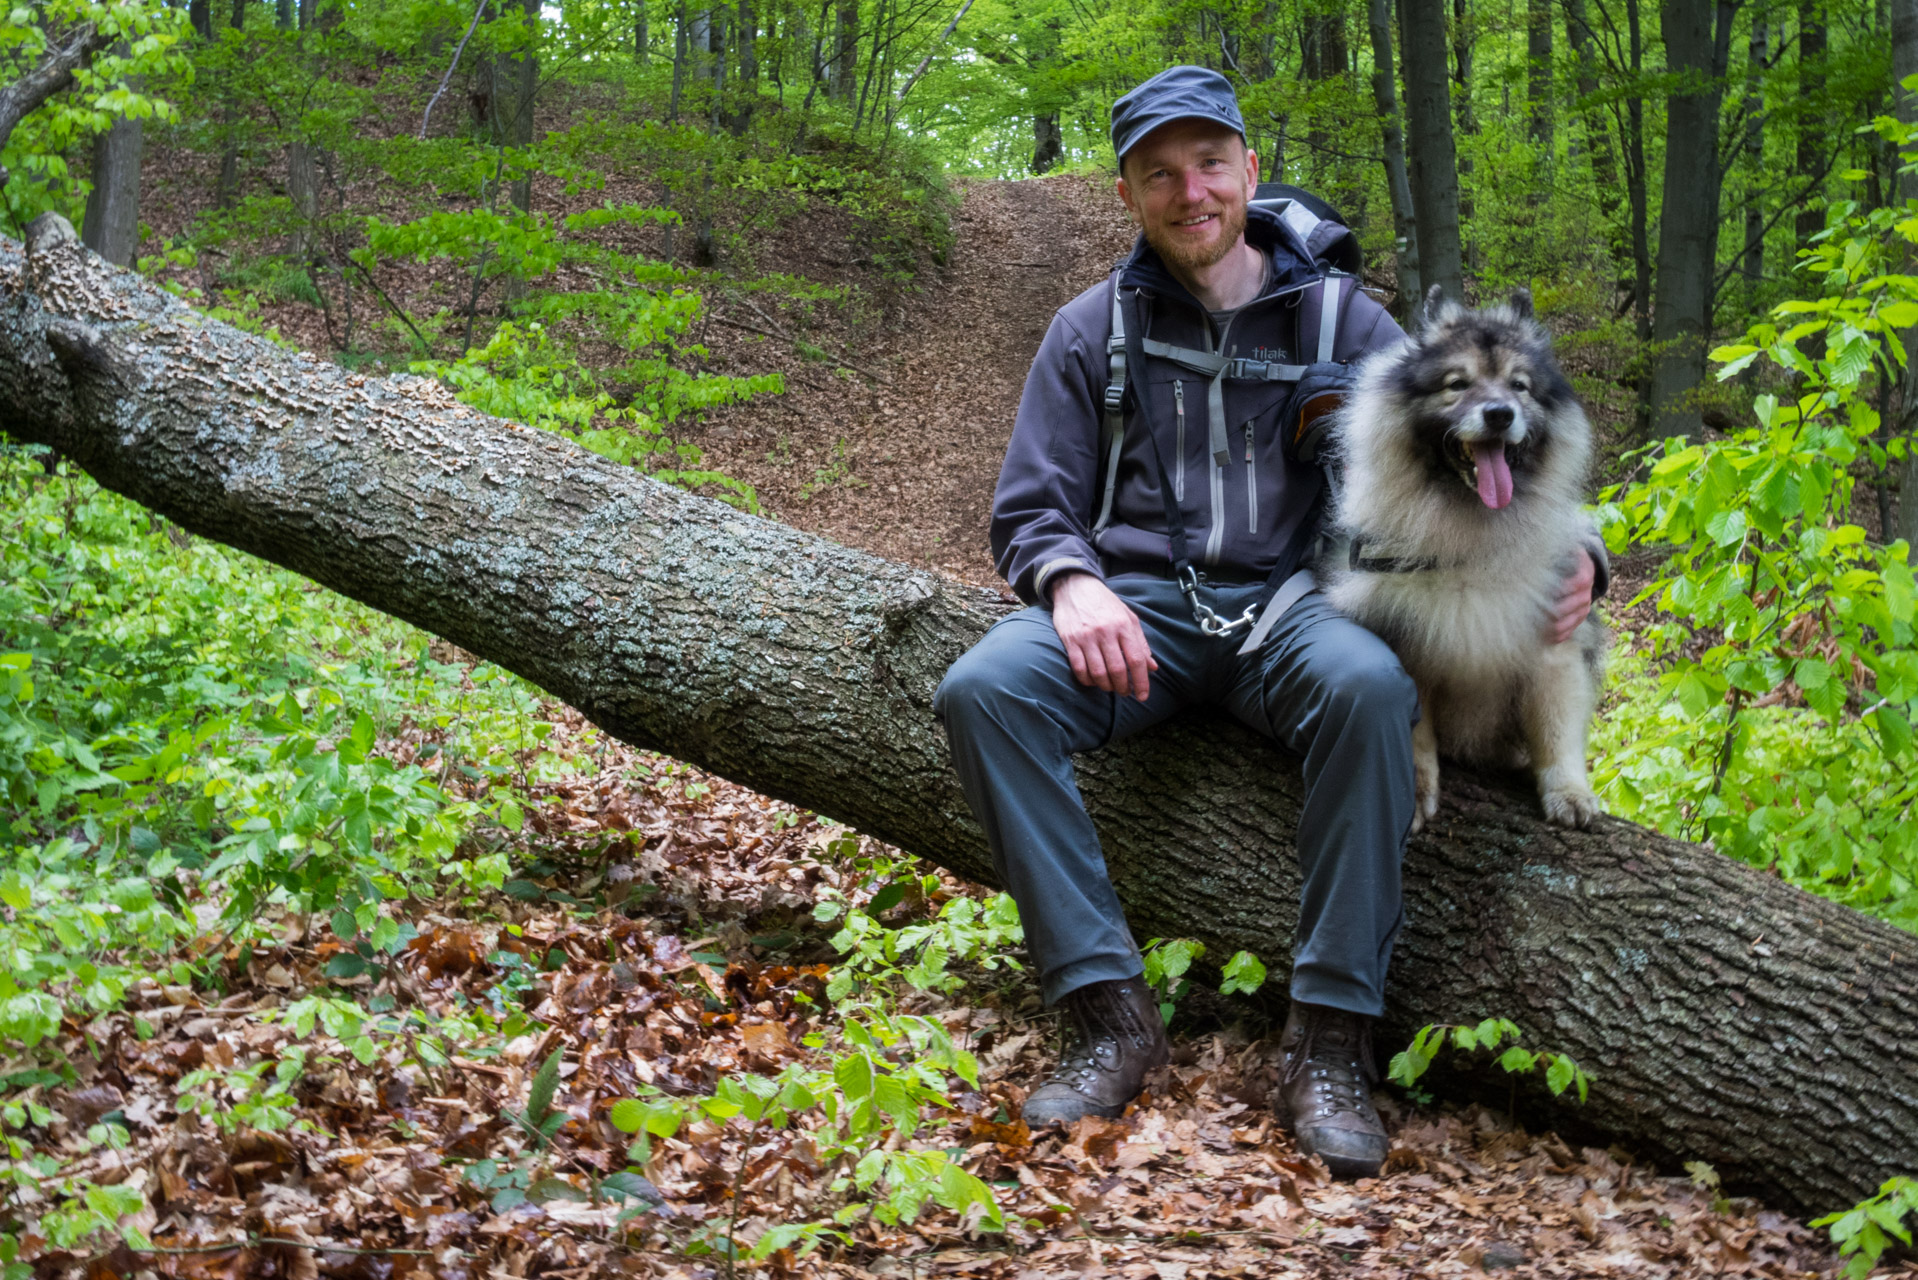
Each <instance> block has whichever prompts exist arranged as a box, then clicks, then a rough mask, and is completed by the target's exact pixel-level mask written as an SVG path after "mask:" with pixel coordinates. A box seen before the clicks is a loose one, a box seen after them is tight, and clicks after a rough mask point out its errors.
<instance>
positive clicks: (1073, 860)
mask: <svg viewBox="0 0 1918 1280" xmlns="http://www.w3.org/2000/svg"><path fill="white" fill-rule="evenodd" d="M1112 145H1113V150H1114V151H1115V152H1116V153H1117V155H1118V159H1119V180H1118V194H1119V198H1120V199H1121V200H1122V201H1124V202H1125V207H1126V209H1127V211H1128V212H1129V213H1130V214H1131V216H1132V219H1133V221H1134V222H1136V223H1137V224H1138V225H1139V228H1140V232H1141V234H1140V237H1139V240H1138V242H1137V244H1136V245H1135V246H1134V248H1133V251H1132V254H1131V256H1130V257H1128V258H1127V259H1126V260H1125V262H1124V263H1122V264H1121V265H1120V267H1119V268H1118V270H1117V271H1116V272H1115V273H1114V276H1113V278H1112V279H1111V280H1108V281H1105V282H1101V283H1100V284H1098V285H1096V286H1094V287H1093V288H1091V289H1088V290H1087V291H1086V292H1085V293H1083V294H1081V295H1079V297H1077V298H1076V299H1074V300H1073V301H1072V302H1070V303H1068V304H1067V305H1066V306H1065V307H1063V308H1061V309H1060V311H1059V312H1058V314H1057V315H1056V316H1055V317H1054V318H1053V321H1052V326H1051V328H1050V329H1049V330H1048V331H1047V333H1046V337H1045V341H1044V342H1043V344H1042V345H1041V346H1040V348H1039V354H1038V357H1037V358H1036V359H1035V360H1034V361H1033V365H1032V370H1031V372H1030V373H1029V374H1028V375H1027V378H1026V386H1025V393H1024V396H1023V398H1022V399H1021V401H1020V404H1019V413H1018V418H1017V420H1016V423H1015V425H1014V427H1013V434H1012V441H1011V444H1010V446H1009V448H1008V450H1007V453H1006V459H1005V464H1004V468H1003V469H1002V470H1001V472H1000V475H999V487H998V492H997V495H996V497H995V499H994V503H993V515H992V532H991V536H992V549H993V554H994V556H995V557H996V559H997V563H998V566H999V570H1000V572H1002V573H1003V574H1004V575H1005V576H1006V578H1007V580H1008V581H1009V582H1011V583H1012V585H1013V587H1014V589H1015V590H1016V591H1017V592H1018V593H1019V595H1020V597H1021V598H1022V599H1024V600H1025V601H1026V602H1027V603H1028V604H1030V605H1032V606H1033V607H1031V608H1028V609H1026V610H1024V611H1023V612H1021V613H1018V614H1015V615H1014V616H1012V617H1010V618H1007V619H1005V620H1004V621H1002V622H1000V623H999V624H998V625H997V626H995V627H994V628H993V629H992V630H991V631H990V632H988V633H987V635H986V636H985V638H984V639H982V640H981V641H980V642H979V644H978V645H977V646H975V647H974V648H973V649H972V650H971V651H970V652H968V653H967V654H966V655H965V656H964V657H962V658H961V659H960V660H959V661H958V662H957V663H955V664H954V665H953V667H952V670H951V671H950V672H949V673H948V674H947V676H946V679H945V681H944V683H943V684H942V685H941V686H940V689H939V694H938V699H937V704H936V705H937V709H938V712H939V714H940V715H941V716H942V717H943V718H944V720H945V724H946V728H947V732H948V734H949V736H950V738H951V742H952V752H953V759H954V761H955V763H956V766H957V769H958V772H959V778H960V782H961V784H962V785H963V786H964V788H965V792H966V798H967V801H968V802H969V803H970V805H971V806H972V810H973V812H974V813H975V814H976V815H977V816H978V818H979V820H980V823H981V824H982V825H983V826H984V827H985V831H986V837H987V839H988V841H989V842H990V843H991V846H992V852H993V857H994V859H995V863H996V866H997V868H998V871H999V874H1000V876H1001V877H1003V879H1004V881H1005V883H1006V885H1007V886H1008V887H1009V888H1010V890H1011V892H1012V895H1013V898H1014V900H1015V901H1016V902H1017V903H1018V904H1019V913H1020V917H1021V919H1022V920H1023V921H1024V925H1025V934H1026V943H1027V947H1028V949H1029V950H1030V953H1031V956H1032V960H1033V963H1034V965H1035V967H1036V968H1037V970H1038V973H1039V980H1040V984H1041V987H1042V989H1043V992H1044V997H1045V1000H1046V1002H1047V1003H1048V1004H1063V1005H1064V1006H1065V1011H1066V1013H1067V1028H1068V1029H1067V1041H1066V1046H1065V1050H1064V1053H1063V1056H1062V1061H1061V1062H1060V1065H1059V1067H1058V1069H1057V1071H1056V1072H1055V1073H1054V1074H1053V1075H1052V1077H1051V1078H1050V1079H1048V1080H1047V1081H1046V1082H1045V1083H1044V1084H1042V1085H1041V1086H1040V1087H1039V1088H1037V1089H1035V1090H1034V1091H1033V1092H1032V1093H1031V1095H1030V1096H1029V1097H1028V1098H1027V1100H1026V1104H1025V1120H1026V1122H1027V1123H1028V1124H1030V1125H1032V1126H1033V1127H1034V1128H1038V1127H1040V1126H1042V1125H1046V1124H1053V1123H1058V1124H1070V1123H1072V1122H1073V1121H1075V1120H1077V1119H1079V1118H1080V1117H1082V1116H1086V1115H1101V1116H1116V1115H1119V1114H1120V1113H1121V1111H1122V1110H1123V1109H1124V1107H1125V1105H1126V1103H1128V1102H1129V1101H1131V1100H1132V1099H1133V1098H1134V1097H1136V1096H1137V1095H1138V1093H1139V1091H1140V1088H1141V1087H1142V1085H1143V1083H1144V1079H1145V1076H1146V1074H1147V1073H1148V1072H1149V1071H1151V1070H1152V1069H1154V1068H1156V1067H1159V1066H1162V1065H1164V1064H1165V1062H1166V1061H1167V1044H1166V1036H1165V1026H1164V1023H1163V1021H1162V1020H1161V1018H1160V1016H1159V1011H1158V1008H1157V1006H1156V1004H1155V1001H1154V999H1153V997H1152V994H1151V992H1150V991H1149V990H1148V988H1147V986H1146V984H1145V982H1144V980H1143V977H1142V974H1143V965H1142V963H1141V959H1140V953H1139V948H1138V945H1137V944H1136V943H1135V942H1134V941H1133V938H1132V934H1131V932H1130V930H1129V929H1128V928H1127V926H1126V921H1125V916H1124V914H1123V912H1122V910H1121V908H1120V905H1119V899H1118V896H1117V894H1116V893H1115V892H1114V891H1113V888H1112V884H1111V882H1110V880H1109V879H1108V878H1107V875H1106V868H1105V859H1104V855H1103V854H1102V853H1101V851H1100V848H1099V839H1098V836H1097V834H1096V833H1095V832H1094V830H1093V826H1092V821H1091V819H1090V818H1089V817H1088V816H1087V814H1086V811H1085V806H1084V803H1083V801H1082V800H1081V798H1080V795H1079V791H1078V788H1077V786H1076V784H1075V782H1074V777H1073V769H1072V759H1071V757H1072V755H1073V753H1074V752H1078V751H1090V750H1093V749H1095V748H1098V747H1101V746H1104V745H1106V744H1107V743H1111V742H1115V741H1117V740H1119V739H1121V738H1123V737H1126V736H1128V735H1130V734H1134V733H1137V732H1139V731H1140V730H1142V729H1145V728H1147V727H1148V726H1150V725H1153V724H1156V723H1158V722H1159V721H1162V720H1164V719H1166V718H1167V717H1168V716H1170V715H1172V714H1173V713H1174V712H1176V711H1178V710H1180V709H1181V708H1183V707H1186V706H1190V705H1193V704H1204V705H1210V706H1217V707H1222V708H1224V709H1226V710H1227V711H1229V712H1231V714H1233V715H1234V716H1236V717H1237V718H1238V719H1240V720H1241V721H1243V722H1245V723H1246V724H1248V725H1250V726H1252V727H1253V728H1254V729H1256V730H1257V731H1259V732H1260V733H1263V734H1266V735H1267V736H1269V737H1271V738H1273V739H1275V740H1276V741H1278V742H1279V743H1280V744H1282V745H1283V746H1284V747H1286V748H1287V749H1288V750H1290V751H1293V752H1296V753H1297V754H1298V755H1299V756H1300V757H1301V758H1302V760H1303V763H1304V777H1305V797H1304V806H1303V812H1302V814H1301V816H1300V819H1299V831H1298V853H1299V861H1300V864H1301V867H1302V870H1303V873H1304V890H1303V894H1302V900H1301V903H1300V910H1299V926H1298V936H1297V938H1296V940H1295V945H1294V949H1293V965H1292V979H1291V997H1292V1007H1291V1013H1290V1016H1289V1017H1288V1018H1287V1020H1286V1024H1285V1030H1284V1032H1283V1034H1282V1037H1281V1040H1280V1047H1281V1051H1282V1053H1283V1056H1284V1060H1285V1067H1284V1074H1283V1077H1282V1079H1283V1083H1282V1085H1281V1089H1280V1096H1279V1098H1278V1099H1277V1102H1278V1105H1279V1107H1280V1110H1281V1113H1282V1114H1289V1116H1290V1119H1291V1123H1292V1125H1293V1129H1294V1132H1295V1134H1296V1136H1297V1139H1298V1143H1299V1147H1300V1149H1301V1150H1302V1151H1305V1152H1307V1153H1316V1154H1318V1155H1319V1156H1321V1157H1322V1158H1323V1159H1324V1160H1325V1162H1326V1164H1327V1165H1328V1166H1329V1167H1330V1168H1331V1169H1332V1171H1333V1172H1334V1173H1336V1174H1338V1175H1339V1176H1342V1177H1365V1176H1372V1175H1376V1174H1377V1172H1378V1170H1379V1167H1380V1164H1381V1163H1382V1162H1383V1160H1384V1159H1385V1155H1386V1151H1387V1148H1388V1142H1387V1139H1386V1134H1385V1129H1384V1126H1383V1125H1382V1124H1381V1123H1380V1121H1379V1116H1378V1112H1377V1110H1376V1109H1375V1108H1374V1106H1373V1104H1372V1099H1371V1092H1370V1087H1369V1085H1370V1083H1371V1081H1372V1080H1373V1079H1374V1076H1373V1070H1374V1068H1373V1063H1372V1059H1371V1044H1370V1036H1369V1028H1370V1024H1371V1020H1372V1019H1373V1018H1375V1017H1376V1016H1377V1015H1378V1014H1379V1012H1380V1010H1381V1008H1382V1007H1383V999H1384V989H1385V972H1386V965H1387V962H1388V960H1389V959H1390V957H1391V953H1392V942H1393V939H1394V937H1395V936H1396V935H1397V933H1398V929H1399V925H1400V922H1401V919H1402V914H1403V912H1402V908H1401V905H1400V884H1399V876H1400V861H1401V858H1402V856H1403V850H1404V845H1405V839H1406V834H1407V832H1408V830H1409V829H1410V827H1411V824H1412V817H1413V811H1414V808H1413V780H1412V738H1411V731H1412V726H1413V724H1414V722H1415V721H1416V720H1417V718H1418V695H1417V692H1416V690H1415V689H1414V687H1413V684H1412V681H1411V680H1410V678H1408V677H1407V676H1406V674H1405V672H1404V671H1403V670H1402V669H1401V668H1400V666H1399V663H1398V659H1397V658H1396V657H1394V656H1393V654H1392V651H1391V650H1390V649H1388V648H1387V647H1386V645H1385V644H1384V642H1383V641H1381V640H1379V639H1378V638H1377V637H1376V636H1374V635H1372V634H1371V633H1370V632H1368V631H1366V630H1364V629H1363V628H1361V627H1359V626H1358V625H1357V624H1356V623H1353V622H1351V621H1349V620H1348V619H1346V618H1344V617H1342V616H1340V615H1339V614H1338V613H1336V612H1334V611H1333V609H1332V608H1331V607H1330V606H1329V605H1328V604H1326V602H1325V600H1324V598H1323V597H1322V596H1320V595H1318V594H1317V593H1316V592H1314V591H1313V590H1312V583H1311V577H1310V574H1309V573H1307V572H1304V571H1303V569H1302V564H1303V562H1304V561H1305V560H1306V559H1307V552H1308V549H1309V548H1310V546H1311V545H1312V543H1313V542H1314V540H1315V538H1316V535H1317V526H1318V523H1319V519H1320V515H1321V512H1322V507H1323V489H1324V483H1325V482H1324V477H1323V475H1322V474H1321V472H1320V470H1319V468H1318V467H1317V466H1316V465H1314V464H1313V463H1312V462H1310V461H1308V460H1304V459H1302V458H1301V457H1299V456H1297V455H1296V453H1294V452H1291V451H1288V448H1287V443H1286V441H1285V440H1284V439H1283V438H1282V437H1283V436H1284V435H1285V432H1282V431H1281V424H1282V423H1283V424H1285V425H1286V426H1287V427H1288V428H1289V427H1291V426H1293V425H1295V424H1296V423H1298V422H1299V421H1301V417H1300V414H1301V411H1302V410H1303V409H1304V406H1305V403H1306V402H1307V401H1310V400H1311V399H1312V398H1313V397H1314V396H1315V395H1318V394H1321V393H1323V392H1325V391H1328V390H1330V391H1336V387H1337V382H1338V379H1337V372H1338V366H1339V365H1340V364H1341V363H1342V362H1350V361H1353V360H1356V359H1357V358H1359V357H1360V356H1362V355H1364V354H1366V353H1367V352H1371V351H1375V350H1378V349H1380V348H1383V347H1387V346H1390V345H1392V344H1394V343H1396V342H1398V341H1399V340H1400V339H1401V338H1402V337H1403V334H1402V332H1401V331H1400V329H1399V327H1398V326H1397V325H1396V324H1395V323H1393V321H1392V318H1391V317H1390V316H1389V315H1388V314H1386V312H1385V310H1384V309H1383V308H1382V307H1380V306H1379V304H1378V303H1377V302H1375V301H1373V300H1372V299H1371V298H1370V297H1368V296H1366V295H1365V294H1364V293H1362V292H1361V291H1360V290H1359V289H1358V288H1357V283H1358V282H1357V281H1356V280H1355V279H1354V278H1353V277H1352V276H1351V275H1349V274H1344V273H1342V272H1340V271H1337V270H1335V269H1334V263H1340V262H1342V263H1343V264H1345V265H1346V266H1347V267H1348V269H1354V270H1355V269H1356V266H1357V253H1356V248H1357V246H1356V243H1355V242H1354V241H1353V240H1352V238H1351V232H1350V231H1349V230H1347V229H1346V228H1345V227H1344V226H1343V225H1342V224H1340V223H1338V222H1336V221H1334V220H1333V219H1331V218H1323V217H1319V216H1317V215H1314V214H1313V213H1311V212H1310V211H1309V210H1308V209H1306V208H1305V207H1303V205H1302V203H1301V202H1299V201H1297V200H1293V201H1289V202H1282V203H1279V204H1277V205H1276V206H1270V207H1268V206H1266V205H1264V204H1261V205H1259V206H1256V207H1255V206H1253V205H1252V203H1251V202H1252V200H1253V198H1254V192H1255V190H1256V188H1257V185H1258V178H1259V161H1258V156H1257V155H1256V154H1254V153H1253V152H1252V151H1251V150H1250V149H1249V147H1248V145H1247V142H1246V138H1245V127H1244V125H1243V123H1242V122H1241V119H1240V115H1239V108H1238V103H1237V100H1236V99H1235V97H1234V95H1233V92H1232V89H1231V86H1230V85H1229V84H1228V83H1227V82H1226V80H1225V79H1224V78H1223V77H1222V76H1220V75H1218V74H1216V73H1215V72H1211V71H1207V70H1205V69H1204V68H1200V67H1174V68H1172V69H1171V70H1168V71H1165V72H1163V73H1161V74H1160V75H1157V76H1155V77H1153V78H1152V79H1151V80H1148V81H1147V82H1146V83H1144V84H1142V85H1140V86H1139V87H1138V88H1136V89H1134V90H1133V91H1132V92H1131V93H1128V94H1127V95H1125V96H1124V97H1122V98H1120V99H1119V100H1118V101H1117V102H1115V103H1114V104H1113V107H1112ZM1328 212H1329V211H1328ZM1115 322H1116V323H1115ZM1315 379H1316V380H1317V381H1316V382H1315ZM1328 379H1329V380H1328ZM1188 530H1189V531H1190V539H1188V537H1187V531H1188ZM1599 554H1600V555H1601V556H1602V554H1603V553H1602V551H1601V552H1600V553H1599ZM1594 573H1595V566H1594V563H1593V562H1592V561H1591V560H1590V559H1588V558H1584V557H1581V559H1580V563H1579V566H1578V569H1577V571H1576V572H1575V573H1574V574H1573V575H1572V577H1571V578H1570V579H1568V581H1567V583H1566V591H1565V595H1564V599H1563V601H1562V603H1561V605H1560V612H1559V615H1558V616H1557V617H1555V618H1554V619H1553V620H1552V624H1551V625H1552V629H1553V630H1554V631H1555V632H1557V633H1559V638H1560V639H1562V638H1564V636H1566V635H1569V634H1570V633H1571V630H1572V629H1573V628H1574V627H1575V626H1576V625H1577V624H1578V621H1579V620H1580V619H1582V618H1583V617H1584V616H1585V614H1586V613H1587V611H1588V610H1589V609H1590V607H1591V602H1592V595H1593V592H1592V587H1593V581H1594ZM1275 949H1276V948H1275Z"/></svg>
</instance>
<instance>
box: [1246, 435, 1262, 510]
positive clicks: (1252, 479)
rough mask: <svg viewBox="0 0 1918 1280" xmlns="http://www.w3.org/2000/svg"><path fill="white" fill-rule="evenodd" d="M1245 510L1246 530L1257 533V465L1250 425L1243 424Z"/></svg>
mask: <svg viewBox="0 0 1918 1280" xmlns="http://www.w3.org/2000/svg"><path fill="white" fill-rule="evenodd" d="M1245 510H1246V530H1247V532H1249V533H1255V534H1256V533H1257V532H1258V531H1259V465H1258V463H1256V462H1254V461H1253V459H1252V424H1251V423H1250V422H1248V423H1246V424H1245Z"/></svg>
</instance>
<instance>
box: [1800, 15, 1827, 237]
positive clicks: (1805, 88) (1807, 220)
mask: <svg viewBox="0 0 1918 1280" xmlns="http://www.w3.org/2000/svg"><path fill="white" fill-rule="evenodd" d="M1825 46H1826V41H1825V10H1824V5H1823V4H1822V3H1821V2H1820V0H1799V5H1798V96H1799V97H1800V99H1801V100H1802V101H1801V103H1800V109H1801V110H1802V111H1803V112H1804V114H1803V115H1802V116H1800V117H1799V126H1798V176H1799V178H1800V179H1802V180H1803V182H1804V190H1805V198H1804V199H1803V200H1802V201H1800V202H1799V206H1798V217H1797V220H1796V221H1795V223H1794V226H1795V227H1796V229H1797V232H1798V246H1797V247H1799V248H1802V247H1804V246H1805V245H1806V244H1808V243H1810V241H1811V238H1812V237H1813V236H1815V235H1817V234H1818V233H1819V232H1820V231H1823V230H1824V229H1825V201H1824V192H1823V183H1824V175H1825V169H1826V167H1827V157H1826V154H1825V148H1826V140H1825Z"/></svg>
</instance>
